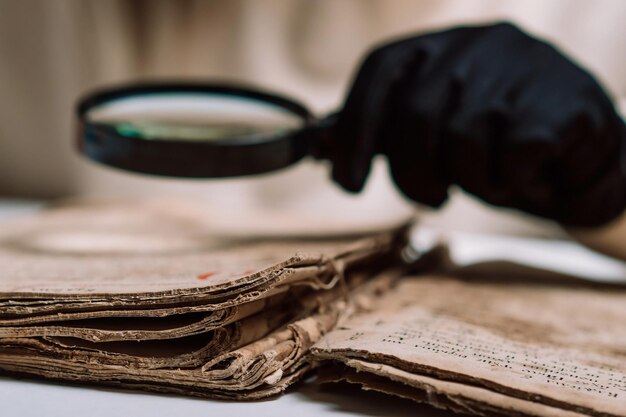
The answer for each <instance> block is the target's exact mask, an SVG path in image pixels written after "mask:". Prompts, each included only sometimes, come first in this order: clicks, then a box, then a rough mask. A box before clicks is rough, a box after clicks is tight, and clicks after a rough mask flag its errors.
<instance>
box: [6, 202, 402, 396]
mask: <svg viewBox="0 0 626 417" xmlns="http://www.w3.org/2000/svg"><path fill="white" fill-rule="evenodd" d="M259 221H263V220H262V219H259ZM213 226H215V224H214V222H212V221H211V219H210V216H209V215H208V213H207V212H205V211H202V210H195V209H193V208H192V207H188V206H183V205H179V204H173V203H162V202H161V203H141V204H134V205H128V204H96V205H82V206H81V205H79V206H76V207H68V208H62V209H57V210H51V211H50V212H48V213H46V214H43V215H41V216H38V217H36V218H34V219H29V220H26V221H23V222H19V223H14V224H10V225H7V224H4V225H3V229H2V230H1V231H0V271H1V274H2V275H1V279H0V369H1V370H2V371H4V372H8V373H16V374H23V375H32V376H41V377H45V378H51V379H58V380H65V381H77V382H81V383H83V382H85V383H98V384H107V385H115V386H123V387H130V388H139V389H146V390H151V391H162V392H174V393H181V394H189V395H198V396H208V397H218V398H238V399H243V398H249V399H254V398H262V397H266V396H269V395H272V394H276V393H278V392H281V391H283V390H284V389H285V387H286V386H288V385H289V384H290V383H292V382H293V381H295V380H297V379H298V378H300V377H301V376H302V375H303V374H304V373H305V372H306V371H307V370H309V369H310V367H311V363H310V362H309V361H305V360H304V357H305V354H306V353H307V352H308V349H309V347H310V346H311V345H312V344H313V343H315V342H316V341H317V340H318V339H319V338H320V336H321V335H322V334H323V333H325V332H327V331H328V330H330V329H331V328H333V326H334V325H335V323H336V322H337V320H338V319H339V317H340V315H341V314H343V313H344V312H345V311H346V309H347V308H348V307H349V303H346V295H347V294H346V292H347V291H348V290H349V289H350V288H351V287H355V286H357V284H358V283H359V282H360V281H363V280H364V279H365V278H366V277H367V275H369V274H371V273H370V272H369V271H373V270H376V269H378V268H380V266H379V265H380V264H384V263H386V262H388V261H387V258H390V257H394V256H397V251H398V249H399V248H401V247H403V246H404V243H405V235H406V233H405V232H406V227H398V228H392V229H390V230H387V231H383V232H379V233H373V234H370V235H369V236H367V237H352V238H349V239H326V240H324V239H320V238H318V239H313V240H307V241H301V240H294V239H280V240H275V239H270V238H259V237H258V236H256V237H255V236H249V237H242V236H239V237H236V238H232V237H228V236H223V235H219V234H218V233H215V231H214V229H215V228H214V227H213Z"/></svg>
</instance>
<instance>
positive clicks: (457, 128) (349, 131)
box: [332, 24, 626, 226]
mask: <svg viewBox="0 0 626 417" xmlns="http://www.w3.org/2000/svg"><path fill="white" fill-rule="evenodd" d="M617 52H618V51H616V53H617ZM333 136H334V137H335V138H336V142H337V147H336V149H335V153H334V155H333V157H332V159H333V178H334V180H335V181H337V182H338V183H339V184H340V185H342V186H343V187H344V188H346V189H347V190H349V191H353V192H358V191H360V190H361V189H362V187H363V184H364V182H365V179H366V178H367V175H368V173H369V170H370V163H371V160H372V158H373V156H374V155H375V154H377V153H381V154H384V155H386V156H387V158H388V160H389V165H390V170H391V173H392V176H393V178H394V181H395V182H396V184H397V186H398V187H399V189H400V190H401V191H402V192H403V193H404V194H405V195H407V196H408V197H409V198H411V199H413V200H415V201H417V202H420V203H423V204H427V205H430V206H433V207H438V206H440V205H441V204H442V203H443V202H445V201H446V199H447V197H448V187H449V186H450V185H452V184H456V185H459V186H460V187H462V188H463V189H464V190H466V191H468V192H470V193H472V194H474V195H476V196H478V197H479V198H481V199H482V200H484V201H486V202H488V203H491V204H494V205H498V206H505V207H512V208H516V209H521V210H524V211H526V212H529V213H532V214H535V215H539V216H543V217H547V218H551V219H554V220H557V221H559V222H561V223H563V224H566V225H570V226H597V225H601V224H604V223H606V222H608V221H610V220H612V219H614V218H615V217H616V216H618V215H619V214H620V213H622V212H623V211H624V208H625V206H626V127H625V126H624V122H623V121H622V119H621V118H620V117H619V116H618V115H617V113H616V112H615V109H614V107H613V104H612V103H611V100H610V99H609V97H608V96H607V94H606V93H605V92H604V91H603V89H602V88H601V87H600V86H599V85H598V83H597V82H596V81H595V80H594V79H593V77H592V76H591V75H589V74H588V73H587V72H585V71H584V70H582V69H581V68H579V67H578V66H576V65H575V64H574V63H572V62H571V61H569V60H568V59H567V58H565V57H564V56H563V55H561V54H560V53H559V52H558V51H557V50H555V49H554V48H553V47H552V46H550V45H548V44H546V43H545V42H542V41H539V40H536V39H534V38H531V37H529V36H528V35H526V34H524V33H523V32H521V31H520V30H519V29H517V28H516V27H514V26H512V25H510V24H497V25H494V26H483V27H463V28H456V29H452V30H448V31H444V32H439V33H434V34H427V35H423V36H417V37H413V38H410V39H406V40H401V41H398V42H393V43H390V44H387V45H385V46H382V47H380V48H378V49H375V50H374V51H373V52H372V53H371V54H370V55H369V56H368V57H367V58H366V60H365V62H364V63H363V65H362V67H361V69H360V70H359V72H358V75H357V77H356V80H355V82H354V84H353V86H352V89H351V91H350V93H349V95H348V98H347V100H346V103H345V106H344V108H343V110H342V111H341V112H340V113H339V116H338V120H337V125H336V128H335V131H334V132H333Z"/></svg>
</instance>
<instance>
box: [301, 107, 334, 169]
mask: <svg viewBox="0 0 626 417" xmlns="http://www.w3.org/2000/svg"><path fill="white" fill-rule="evenodd" d="M337 117H338V113H331V114H329V115H328V116H326V117H324V118H322V119H320V120H319V121H317V122H316V123H314V124H312V125H311V126H309V127H308V128H307V129H306V130H305V132H304V134H305V135H306V137H307V140H308V141H309V149H310V150H309V155H311V156H312V157H313V158H315V159H320V160H321V159H327V160H332V156H333V153H334V149H335V146H334V143H335V142H334V138H333V131H334V128H335V124H336V123H337Z"/></svg>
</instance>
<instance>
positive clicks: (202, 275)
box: [198, 272, 215, 279]
mask: <svg viewBox="0 0 626 417" xmlns="http://www.w3.org/2000/svg"><path fill="white" fill-rule="evenodd" d="M213 275H215V272H207V273H204V274H200V275H198V279H207V278H210V277H212V276H213Z"/></svg>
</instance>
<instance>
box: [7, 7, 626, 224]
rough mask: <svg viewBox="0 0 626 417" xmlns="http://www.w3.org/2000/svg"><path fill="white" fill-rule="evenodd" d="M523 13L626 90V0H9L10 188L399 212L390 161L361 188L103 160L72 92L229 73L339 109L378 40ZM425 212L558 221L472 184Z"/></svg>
mask: <svg viewBox="0 0 626 417" xmlns="http://www.w3.org/2000/svg"><path fill="white" fill-rule="evenodd" d="M498 19H509V20H512V21H514V22H516V23H518V24H519V25H521V26H522V27H524V28H526V29H527V30H529V31H531V32H533V33H536V34H538V35H541V36H543V37H545V38H548V39H550V40H552V41H554V42H555V43H557V44H558V45H559V46H560V47H561V48H562V49H563V50H565V51H566V52H567V53H569V54H570V55H571V56H573V57H574V58H576V59H577V60H578V61H579V62H581V63H582V64H583V65H585V66H586V67H588V68H590V69H591V70H592V71H594V72H595V74H596V75H597V76H598V77H599V79H600V80H601V81H602V82H603V83H604V84H605V86H606V87H607V88H608V89H609V90H610V91H611V93H612V94H613V95H614V96H615V97H616V98H617V97H626V75H625V74H624V68H625V65H624V64H626V54H625V52H626V30H625V29H624V22H625V21H626V1H623V0H595V1H589V0H525V1H517V0H500V1H498V0H422V1H418V0H413V1H404V0H387V1H384V0H379V1H376V0H369V1H367V0H363V1H359V0H334V1H331V0H326V1H323V0H316V1H312V0H311V1H306V0H301V1H300V0H292V1H289V0H250V1H244V0H236V1H235V0H223V1H194V0H178V1H162V0H152V1H147V0H146V1H140V0H133V1H124V0H0V92H1V93H0V196H2V195H5V196H6V195H13V196H23V197H60V196H67V195H80V194H92V195H112V194H113V195H119V194H122V195H143V194H150V195H154V194H158V195H171V194H174V195H186V196H195V197H200V198H203V199H208V200H211V201H213V202H214V203H215V204H218V205H228V206H237V207H252V208H255V209H256V208H259V209H263V208H278V209H288V210H291V211H294V210H301V211H305V212H306V211H309V212H318V211H320V210H326V211H329V209H330V211H333V212H335V213H339V214H340V215H346V213H348V214H349V216H350V217H354V216H356V217H363V218H367V217H368V216H369V217H395V216H398V215H399V214H400V213H405V212H407V211H410V210H413V207H412V206H411V205H410V204H408V203H407V202H405V201H403V199H402V198H401V197H399V196H398V194H397V193H396V192H395V191H394V190H393V188H392V186H391V185H390V183H389V180H388V178H387V176H386V170H385V167H384V166H383V165H384V164H382V161H381V163H379V164H378V165H377V167H376V172H375V175H374V178H373V181H372V182H371V184H370V185H369V186H368V188H367V192H366V194H365V195H364V196H360V197H350V196H346V195H345V194H343V193H342V192H341V191H339V190H338V189H337V188H336V187H335V186H333V185H332V184H331V183H330V182H329V181H328V180H327V178H328V172H327V171H328V169H327V167H325V166H318V165H315V166H314V165H313V164H311V163H307V162H305V163H302V164H300V166H298V167H296V168H294V169H291V170H287V171H284V172H281V173H277V174H273V175H269V176H265V177H262V178H255V179H247V180H229V181H219V182H206V181H177V180H161V179H154V178H147V177H140V176H134V175H128V174H125V173H120V172H116V171H113V170H109V169H107V168H103V167H99V166H96V165H93V164H91V163H89V162H86V161H84V160H82V159H81V158H80V157H78V156H77V155H76V154H75V153H74V151H73V150H72V147H71V142H72V126H73V120H72V105H73V103H74V102H75V101H76V98H77V96H78V95H80V93H81V92H84V91H85V90H88V89H89V88H92V87H94V86H98V85H102V84H105V83H110V82H119V81H128V80H134V79H143V78H158V77H171V76H175V77H183V76H184V77H201V78H207V77H211V78H212V77H218V78H221V79H228V80H231V81H245V82H247V83H254V84H258V85H262V86H263V87H267V88H270V89H276V90H278V91H281V92H284V93H286V94H289V95H293V96H295V97H297V98H299V99H301V100H302V101H304V102H306V103H308V104H309V105H310V106H311V107H312V108H313V109H314V110H315V111H317V112H319V113H323V112H325V111H329V110H332V109H334V108H336V107H337V106H338V105H339V103H340V102H341V100H342V98H343V96H344V94H345V91H346V88H347V86H348V85H349V81H350V78H351V75H352V73H353V71H354V69H355V65H356V63H357V62H358V60H359V58H360V57H361V56H362V55H363V53H364V52H365V51H366V50H367V49H368V47H370V46H371V45H372V44H373V43H375V42H378V41H381V40H384V39H386V38H389V37H392V36H397V35H406V34H408V33H411V32H416V31H423V30H429V29H434V28H440V27H445V26H449V25H454V24H463V23H476V22H486V21H493V20H498ZM426 217H427V219H428V220H427V221H429V222H433V223H437V224H439V225H441V224H443V225H444V226H445V227H447V228H461V229H470V230H506V231H509V232H524V233H530V232H532V233H552V232H553V229H551V228H550V227H549V226H546V225H545V224H542V223H536V222H535V226H534V227H533V226H532V225H529V224H530V223H529V222H528V221H526V220H522V221H520V220H519V219H518V218H516V216H513V215H510V214H506V213H505V214H501V213H496V212H494V211H493V210H489V209H485V208H484V207H482V206H481V205H480V204H478V203H476V202H474V201H471V200H468V199H467V198H465V197H462V196H455V198H454V199H453V202H452V203H451V204H449V205H448V206H447V207H446V209H445V210H443V211H442V212H439V213H437V214H436V215H430V216H429V215H427V216H426Z"/></svg>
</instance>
